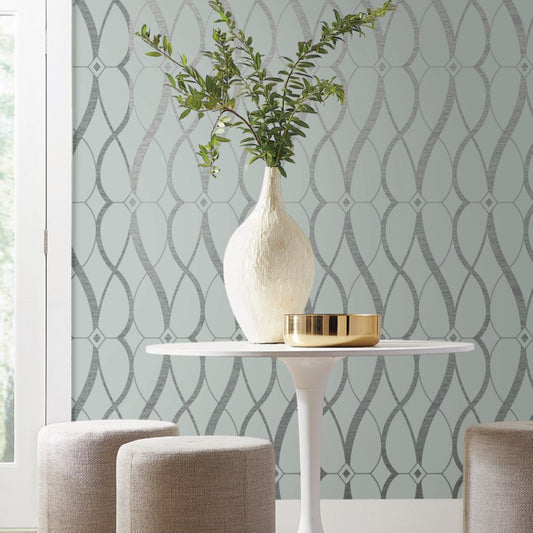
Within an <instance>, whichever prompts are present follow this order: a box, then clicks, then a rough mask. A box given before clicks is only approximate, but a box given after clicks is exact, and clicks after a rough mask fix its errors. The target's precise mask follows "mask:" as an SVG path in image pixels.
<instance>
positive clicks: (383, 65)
mask: <svg viewBox="0 0 533 533" xmlns="http://www.w3.org/2000/svg"><path fill="white" fill-rule="evenodd" d="M374 68H375V69H376V72H377V73H378V74H379V75H380V76H382V77H383V76H385V74H387V72H389V70H390V65H389V62H388V61H387V60H386V59H385V58H384V57H380V58H379V59H378V60H377V61H376V64H375V65H374Z"/></svg>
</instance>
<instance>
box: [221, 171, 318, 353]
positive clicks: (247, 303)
mask: <svg viewBox="0 0 533 533" xmlns="http://www.w3.org/2000/svg"><path fill="white" fill-rule="evenodd" d="M314 272H315V260H314V256H313V251H312V249H311V244H310V243H309V239H308V238H307V237H306V235H305V234H304V232H303V231H302V230H301V229H300V228H299V227H298V225H297V224H296V222H294V220H293V219H292V218H291V217H290V216H289V213H288V212H287V209H286V208H285V204H284V203H283V197H282V192H281V177H280V173H279V170H278V169H277V168H270V167H267V168H266V169H265V176H264V179H263V187H262V189H261V194H260V196H259V200H258V201H257V205H256V206H255V207H254V209H253V211H252V212H251V213H250V215H249V216H248V218H247V219H246V220H245V221H244V222H243V223H242V224H241V225H240V226H239V227H238V228H237V230H236V231H235V233H234V234H233V235H232V236H231V238H230V240H229V242H228V245H227V248H226V253H225V254H224V284H225V286H226V292H227V295H228V299H229V303H230V305H231V309H232V311H233V314H234V315H235V318H236V319H237V322H238V323H239V325H240V327H241V329H242V331H243V333H244V335H246V337H247V338H248V340H249V341H250V342H257V343H267V342H282V341H283V322H284V315H285V314H286V313H303V312H304V309H305V304H306V303H307V299H308V298H309V293H310V292H311V287H312V285H313V278H314Z"/></svg>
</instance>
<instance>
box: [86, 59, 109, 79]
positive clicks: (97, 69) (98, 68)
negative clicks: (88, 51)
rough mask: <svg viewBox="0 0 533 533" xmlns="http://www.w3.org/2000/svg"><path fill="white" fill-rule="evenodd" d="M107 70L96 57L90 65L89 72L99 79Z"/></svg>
mask: <svg viewBox="0 0 533 533" xmlns="http://www.w3.org/2000/svg"><path fill="white" fill-rule="evenodd" d="M104 69H105V65H104V62H103V61H102V60H101V59H100V58H99V57H95V58H94V59H93V60H92V61H91V63H90V64H89V70H90V71H91V72H92V73H93V74H94V75H95V76H96V77H97V78H98V76H100V74H102V72H103V71H104Z"/></svg>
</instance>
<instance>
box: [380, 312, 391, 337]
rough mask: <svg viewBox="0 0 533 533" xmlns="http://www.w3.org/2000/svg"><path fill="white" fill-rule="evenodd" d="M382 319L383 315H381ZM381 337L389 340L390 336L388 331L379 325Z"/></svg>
mask: <svg viewBox="0 0 533 533" xmlns="http://www.w3.org/2000/svg"><path fill="white" fill-rule="evenodd" d="M382 319H383V317H382ZM381 338H382V339H383V340H390V338H391V336H390V335H389V333H388V331H387V330H386V329H385V328H384V327H383V326H381Z"/></svg>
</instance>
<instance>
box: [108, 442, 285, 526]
mask: <svg viewBox="0 0 533 533" xmlns="http://www.w3.org/2000/svg"><path fill="white" fill-rule="evenodd" d="M274 469H275V465H274V448H273V446H272V443H270V442H268V441H266V440H263V439H256V438H251V437H232V436H206V437H201V436H200V437H185V436H183V437H162V438H153V439H145V440H142V441H136V442H130V443H128V444H125V445H123V446H122V447H121V448H120V450H119V452H118V456H117V533H148V532H152V533H159V532H172V533H274V531H275V488H274V478H275V470H274Z"/></svg>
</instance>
